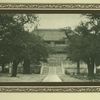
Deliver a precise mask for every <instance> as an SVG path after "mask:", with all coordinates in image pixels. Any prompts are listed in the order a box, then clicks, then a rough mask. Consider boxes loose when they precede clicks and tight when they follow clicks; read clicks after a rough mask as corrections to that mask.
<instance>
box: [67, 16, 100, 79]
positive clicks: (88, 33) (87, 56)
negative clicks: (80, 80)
mask: <svg viewBox="0 0 100 100" xmlns="http://www.w3.org/2000/svg"><path fill="white" fill-rule="evenodd" d="M89 16H90V15H89ZM96 21H97V20H95V19H94V20H91V19H90V21H88V22H86V23H83V22H82V23H81V24H80V25H79V26H77V28H76V29H75V30H74V34H73V35H72V36H71V37H70V38H71V39H70V41H69V45H68V47H67V54H68V56H69V57H70V58H71V60H72V61H74V60H80V61H83V62H85V63H86V64H87V67H88V77H89V78H93V77H94V65H95V64H96V62H97V59H98V58H100V46H99V43H100V35H99V32H100V31H99V27H100V25H99V22H96ZM98 21H99V20H98ZM97 23H98V24H97ZM95 24H96V25H95Z"/></svg>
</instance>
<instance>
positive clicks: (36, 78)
mask: <svg viewBox="0 0 100 100" xmlns="http://www.w3.org/2000/svg"><path fill="white" fill-rule="evenodd" d="M45 77H46V75H40V74H18V75H17V77H11V75H10V74H2V73H0V82H42V80H43V79H44V78H45Z"/></svg>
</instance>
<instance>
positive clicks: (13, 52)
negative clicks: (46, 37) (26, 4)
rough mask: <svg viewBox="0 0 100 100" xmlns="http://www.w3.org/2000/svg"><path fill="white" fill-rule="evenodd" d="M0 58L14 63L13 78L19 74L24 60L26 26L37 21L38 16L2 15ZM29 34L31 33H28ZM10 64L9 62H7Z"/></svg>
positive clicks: (0, 16)
mask: <svg viewBox="0 0 100 100" xmlns="http://www.w3.org/2000/svg"><path fill="white" fill-rule="evenodd" d="M0 21H1V23H0V44H1V46H2V49H1V50H0V53H1V54H0V57H2V56H3V58H5V59H4V61H3V62H5V60H6V58H9V63H10V62H11V63H13V68H12V76H13V77H15V76H16V74H17V66H18V64H19V62H21V61H22V60H23V49H24V40H25V38H24V35H25V33H26V31H27V29H28V28H25V25H26V24H32V23H34V22H35V21H36V16H35V15H32V14H0ZM28 33H29V32H28ZM7 62H8V61H7Z"/></svg>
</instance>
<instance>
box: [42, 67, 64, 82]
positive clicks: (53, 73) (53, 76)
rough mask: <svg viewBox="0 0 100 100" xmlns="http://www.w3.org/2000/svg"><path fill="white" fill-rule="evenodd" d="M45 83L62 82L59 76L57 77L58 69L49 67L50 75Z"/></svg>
mask: <svg viewBox="0 0 100 100" xmlns="http://www.w3.org/2000/svg"><path fill="white" fill-rule="evenodd" d="M43 82H62V81H61V79H60V78H59V77H58V75H56V67H49V73H48V75H47V76H46V77H45V78H44V80H43Z"/></svg>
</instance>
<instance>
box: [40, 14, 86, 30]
mask: <svg viewBox="0 0 100 100" xmlns="http://www.w3.org/2000/svg"><path fill="white" fill-rule="evenodd" d="M38 16H39V25H38V28H39V29H41V28H42V29H59V28H64V27H68V26H70V27H72V29H74V28H75V27H76V26H77V25H79V23H80V22H81V21H82V20H84V17H83V16H82V15H81V14H38Z"/></svg>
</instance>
